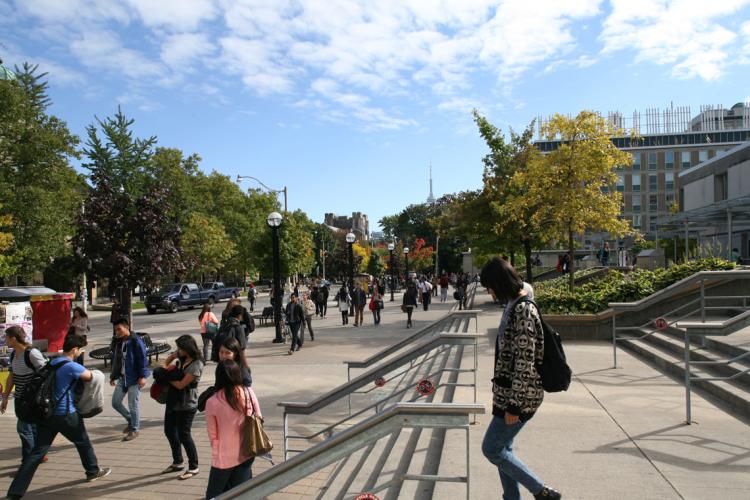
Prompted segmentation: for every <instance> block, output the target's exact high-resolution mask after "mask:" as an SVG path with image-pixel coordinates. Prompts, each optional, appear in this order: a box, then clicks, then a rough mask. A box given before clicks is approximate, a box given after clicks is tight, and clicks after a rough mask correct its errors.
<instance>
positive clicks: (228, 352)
mask: <svg viewBox="0 0 750 500" xmlns="http://www.w3.org/2000/svg"><path fill="white" fill-rule="evenodd" d="M227 360H230V361H234V362H235V363H237V364H238V365H240V370H241V371H242V383H243V384H245V385H246V386H248V387H250V386H251V385H253V376H252V372H251V371H250V367H249V366H248V365H247V358H246V357H245V351H244V349H242V348H241V347H240V344H239V342H237V340H235V339H233V338H228V339H226V340H224V342H222V344H221V345H220V346H219V362H221V361H227Z"/></svg>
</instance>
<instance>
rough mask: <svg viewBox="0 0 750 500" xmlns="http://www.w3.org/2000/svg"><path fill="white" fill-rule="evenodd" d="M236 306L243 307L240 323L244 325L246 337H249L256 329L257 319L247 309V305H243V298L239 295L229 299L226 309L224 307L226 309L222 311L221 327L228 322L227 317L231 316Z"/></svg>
mask: <svg viewBox="0 0 750 500" xmlns="http://www.w3.org/2000/svg"><path fill="white" fill-rule="evenodd" d="M234 306H240V307H242V317H241V318H240V324H241V325H242V329H243V331H244V332H245V337H248V336H249V335H250V333H252V332H253V331H255V320H254V319H253V317H252V316H251V315H250V313H249V312H248V311H247V309H245V307H244V306H243V305H242V300H240V298H239V297H235V298H233V299H229V302H227V307H226V309H224V311H223V312H222V313H221V324H220V325H219V329H221V328H222V326H224V322H226V321H227V318H229V317H230V313H231V312H232V308H233V307H234Z"/></svg>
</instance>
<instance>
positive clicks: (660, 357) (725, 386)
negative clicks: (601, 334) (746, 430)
mask: <svg viewBox="0 0 750 500" xmlns="http://www.w3.org/2000/svg"><path fill="white" fill-rule="evenodd" d="M620 344H621V345H622V347H623V348H625V349H627V350H629V351H630V352H632V353H634V354H635V355H636V356H638V357H639V358H641V359H642V360H644V361H645V362H647V363H649V364H651V365H652V366H654V367H656V368H657V369H659V370H661V371H662V372H663V373H665V374H667V375H669V376H670V377H672V378H674V379H675V381H677V382H679V383H681V384H684V380H685V366H684V361H683V359H682V357H681V356H677V355H675V354H674V353H672V352H670V351H668V350H666V349H663V348H661V347H658V346H656V345H653V344H650V343H648V342H644V341H643V340H623V341H621V342H620ZM691 375H692V376H694V377H711V374H710V373H708V372H706V371H705V370H704V369H702V368H699V367H698V366H696V367H695V368H693V367H692V366H691ZM691 387H692V390H694V391H696V392H698V393H700V394H701V395H702V396H705V397H706V399H708V400H709V401H711V402H712V403H713V404H715V405H716V406H718V407H719V408H721V409H723V410H725V411H728V412H729V413H732V414H734V415H737V416H738V417H739V418H743V419H747V417H748V415H750V391H748V390H745V389H742V388H740V387H737V386H736V385H734V384H730V383H729V382H726V381H704V382H701V381H695V380H694V381H692V382H691Z"/></svg>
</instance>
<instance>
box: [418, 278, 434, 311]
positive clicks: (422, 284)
mask: <svg viewBox="0 0 750 500" xmlns="http://www.w3.org/2000/svg"><path fill="white" fill-rule="evenodd" d="M431 292H432V285H431V284H430V282H429V281H428V280H427V278H425V277H424V276H423V277H422V279H420V280H419V294H420V299H421V301H422V307H423V308H424V310H425V311H426V310H427V309H429V307H430V300H431V298H432V293H431Z"/></svg>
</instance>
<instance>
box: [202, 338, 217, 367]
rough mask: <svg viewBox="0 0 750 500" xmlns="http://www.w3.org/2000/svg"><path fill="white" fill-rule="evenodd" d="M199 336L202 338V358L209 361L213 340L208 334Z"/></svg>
mask: <svg viewBox="0 0 750 500" xmlns="http://www.w3.org/2000/svg"><path fill="white" fill-rule="evenodd" d="M201 338H202V339H203V359H204V360H206V361H209V360H210V359H211V349H212V347H213V342H214V341H213V340H212V339H210V338H209V337H208V334H203V335H201Z"/></svg>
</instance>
